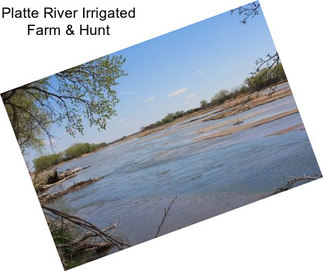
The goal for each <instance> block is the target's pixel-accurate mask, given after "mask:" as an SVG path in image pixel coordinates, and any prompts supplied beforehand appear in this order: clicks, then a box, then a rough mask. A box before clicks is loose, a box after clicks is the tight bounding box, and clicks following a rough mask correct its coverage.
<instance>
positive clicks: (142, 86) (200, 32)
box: [26, 11, 276, 161]
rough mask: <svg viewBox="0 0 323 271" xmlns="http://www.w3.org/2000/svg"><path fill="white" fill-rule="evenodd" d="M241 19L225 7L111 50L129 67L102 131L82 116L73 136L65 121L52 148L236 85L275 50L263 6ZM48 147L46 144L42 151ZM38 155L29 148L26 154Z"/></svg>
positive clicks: (122, 128)
mask: <svg viewBox="0 0 323 271" xmlns="http://www.w3.org/2000/svg"><path fill="white" fill-rule="evenodd" d="M241 19H242V18H241V17H240V16H239V15H237V14H233V15H231V12H230V11H229V12H226V13H223V14H221V15H217V16H215V17H212V18H209V19H206V20H204V21H201V22H198V23H195V24H193V25H190V26H187V27H184V28H181V29H179V30H176V31H173V32H170V33H167V34H165V35H162V36H159V37H157V38H154V39H152V40H149V41H146V42H143V43H140V44H138V45H135V46H132V47H129V48H126V49H124V50H121V51H118V52H116V53H114V54H115V55H119V54H121V55H123V56H124V57H125V58H126V62H125V64H124V66H123V68H124V70H125V72H127V73H128V75H127V76H125V77H123V78H121V79H119V80H118V82H119V85H118V86H117V87H116V90H117V93H118V98H119V99H120V102H119V103H118V104H117V106H116V110H117V116H115V117H113V118H112V119H111V121H109V122H108V124H107V129H106V130H101V131H98V129H97V128H96V127H89V125H88V122H87V121H86V120H85V121H84V124H85V129H84V135H83V136H82V135H80V134H77V135H76V137H75V138H74V137H72V136H70V135H67V134H66V132H65V129H64V125H62V127H57V126H55V127H53V128H52V129H51V132H52V133H53V135H54V136H55V140H54V142H53V143H54V147H55V151H56V152H58V151H62V150H64V149H66V148H67V147H68V146H70V145H72V144H74V143H78V142H90V143H97V142H103V141H105V142H110V141H113V140H115V139H118V138H120V137H122V136H125V135H128V134H131V133H134V132H137V131H138V130H139V129H140V127H142V126H145V125H148V124H150V123H153V122H155V121H157V120H159V119H161V118H163V117H164V116H165V115H167V114H168V113H171V112H175V111H178V110H187V109H190V108H194V107H198V106H199V103H200V101H201V100H204V99H205V100H210V98H211V97H212V96H213V95H214V94H215V93H216V92H217V91H220V90H222V89H228V90H231V89H233V88H235V87H237V86H239V85H241V84H242V83H243V81H244V79H245V78H246V77H248V76H249V73H250V72H252V71H254V69H255V61H256V60H257V59H258V58H259V57H264V56H266V54H268V53H274V52H275V51H276V49H275V47H274V44H273V41H272V39H271V36H270V33H269V29H268V27H267V25H266V22H265V19H264V17H263V14H262V12H260V14H259V15H258V16H255V17H254V18H252V19H250V20H249V21H248V23H247V24H241V23H240V20H241ZM114 54H112V55H114ZM52 152H53V151H52V150H51V148H50V147H49V144H47V147H46V148H45V150H44V153H45V154H47V153H52ZM38 155H39V153H35V152H33V151H30V152H28V153H26V158H27V160H29V161H31V160H32V159H33V158H34V157H36V156H38Z"/></svg>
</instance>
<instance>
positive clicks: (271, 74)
mask: <svg viewBox="0 0 323 271" xmlns="http://www.w3.org/2000/svg"><path fill="white" fill-rule="evenodd" d="M286 80H287V78H286V75H285V72H284V69H283V66H282V64H281V63H278V64H276V65H275V66H273V67H266V68H263V69H261V70H260V71H258V72H257V73H256V74H254V75H253V76H250V77H248V78H246V79H245V82H244V84H243V85H242V86H241V87H239V88H238V89H234V90H232V91H229V90H226V89H224V90H220V91H218V92H217V93H216V94H215V95H214V96H213V97H212V98H211V101H210V102H207V101H206V100H202V101H201V102H200V107H198V108H194V109H190V110H187V111H186V112H184V111H177V112H176V113H169V114H168V115H167V116H166V117H164V118H163V119H161V120H158V121H156V122H155V123H152V124H150V125H148V126H145V127H142V128H141V131H144V130H148V129H152V128H155V127H158V126H161V125H164V124H167V123H170V122H172V121H174V120H175V119H177V118H180V117H182V116H186V115H189V114H191V113H193V112H197V111H199V110H202V109H205V108H208V107H212V106H218V105H221V104H223V103H224V102H225V101H227V100H229V99H233V98H236V97H237V96H239V95H241V94H245V93H253V92H257V91H260V90H262V89H265V88H267V87H270V86H273V85H275V84H278V83H281V82H284V81H286Z"/></svg>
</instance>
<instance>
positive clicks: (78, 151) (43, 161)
mask: <svg viewBox="0 0 323 271" xmlns="http://www.w3.org/2000/svg"><path fill="white" fill-rule="evenodd" d="M106 146H108V144H107V143H106V142H102V143H98V144H89V143H77V144H74V145H72V146H71V147H69V148H67V149H66V150H65V151H63V152H60V153H55V154H50V155H43V156H40V157H38V158H36V159H34V160H33V163H34V168H35V171H36V172H40V171H42V170H45V169H48V168H51V167H53V166H55V165H57V164H59V163H61V162H64V161H67V160H71V159H73V158H77V157H80V156H81V155H83V154H86V153H90V152H93V151H96V150H99V149H101V148H104V147H106Z"/></svg>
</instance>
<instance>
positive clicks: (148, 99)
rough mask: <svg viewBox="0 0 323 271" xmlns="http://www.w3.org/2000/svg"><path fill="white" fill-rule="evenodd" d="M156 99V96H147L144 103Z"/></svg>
mask: <svg viewBox="0 0 323 271" xmlns="http://www.w3.org/2000/svg"><path fill="white" fill-rule="evenodd" d="M155 99H156V96H151V97H149V98H147V99H146V100H143V101H142V102H143V103H144V104H147V103H150V102H151V101H153V100H155Z"/></svg>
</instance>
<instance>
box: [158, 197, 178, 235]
mask: <svg viewBox="0 0 323 271" xmlns="http://www.w3.org/2000/svg"><path fill="white" fill-rule="evenodd" d="M176 199H177V196H176V197H175V198H173V200H172V201H171V202H170V204H169V206H168V208H167V209H166V208H165V209H164V216H163V219H162V221H161V222H160V225H159V226H158V229H157V232H156V234H155V237H158V236H159V233H160V230H161V228H162V226H163V224H164V222H165V220H166V217H167V215H168V212H169V210H170V208H171V207H172V205H173V204H174V202H175V200H176Z"/></svg>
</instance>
